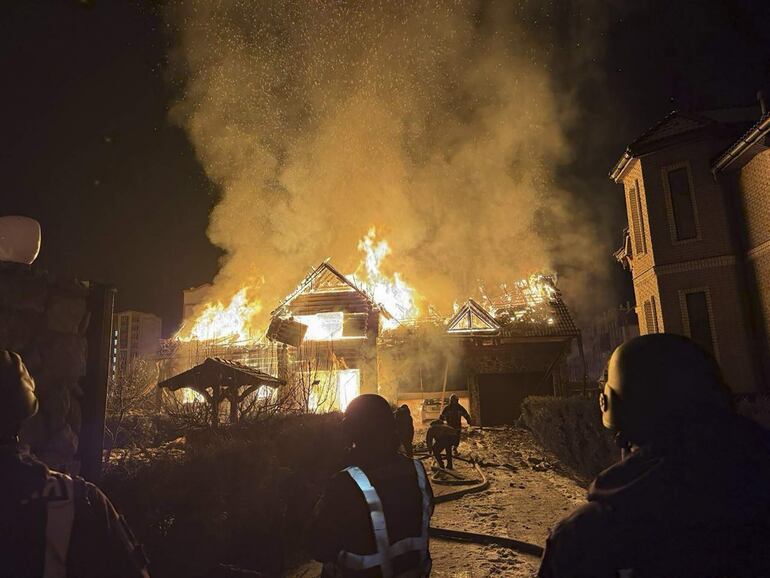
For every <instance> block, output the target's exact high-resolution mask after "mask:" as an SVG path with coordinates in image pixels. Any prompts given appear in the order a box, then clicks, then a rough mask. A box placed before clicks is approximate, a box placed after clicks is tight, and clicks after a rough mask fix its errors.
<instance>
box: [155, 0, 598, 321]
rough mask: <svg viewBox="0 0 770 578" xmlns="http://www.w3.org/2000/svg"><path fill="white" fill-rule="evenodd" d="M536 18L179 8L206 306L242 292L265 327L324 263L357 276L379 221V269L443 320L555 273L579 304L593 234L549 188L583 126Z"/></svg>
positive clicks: (466, 4)
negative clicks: (498, 291)
mask: <svg viewBox="0 0 770 578" xmlns="http://www.w3.org/2000/svg"><path fill="white" fill-rule="evenodd" d="M548 6H549V5H547V4H544V3H541V2H538V1H533V2H532V3H527V2H522V3H514V2H510V1H500V2H478V1H472V0H467V1H456V2H443V1H433V2H431V1H416V0H403V1H382V2H360V1H356V2H353V1H350V2H343V1H336V2H333V1H323V0H322V1H316V2H309V1H305V2H301V1H287V2H280V3H279V2H239V1H232V2H226V1H223V2H212V1H211V0H198V1H195V0H193V1H185V2H180V3H178V4H174V5H172V7H171V8H170V11H169V21H170V23H171V24H172V26H173V27H174V29H175V30H176V32H177V34H178V42H177V47H176V49H175V52H174V54H173V61H174V64H175V73H176V75H177V76H178V78H180V79H181V80H182V81H183V87H184V88H183V91H182V92H181V94H180V97H179V99H178V101H177V102H176V104H175V106H174V107H173V110H172V116H173V118H174V119H175V121H176V122H178V123H179V124H180V125H181V126H183V127H184V128H185V129H186V131H187V133H188V135H189V138H190V140H191V141H192V143H193V145H194V147H195V150H196V152H197V155H198V157H199V159H200V161H201V163H202V164H203V166H204V168H205V170H206V171H207V173H208V175H209V177H210V178H211V179H212V180H213V181H214V182H215V183H216V184H217V185H218V186H219V188H220V190H221V199H220V201H219V203H218V205H217V206H216V208H215V210H214V211H213V213H212V214H211V220H210V226H209V230H208V235H209V237H210V239H211V241H212V242H213V243H214V244H216V245H217V246H219V247H221V248H223V249H224V251H225V253H226V256H225V258H224V259H223V262H222V267H221V270H220V273H219V275H218V277H217V279H216V280H215V284H214V287H215V294H214V296H216V297H219V298H222V299H228V298H229V297H230V296H231V295H232V294H233V293H235V291H236V290H237V289H239V288H241V287H242V286H243V285H245V284H250V285H253V286H256V287H259V289H258V291H257V294H258V295H259V297H260V299H261V300H262V301H263V303H264V304H265V307H264V308H263V313H264V312H268V311H270V309H272V307H273V306H274V305H275V304H276V303H277V302H278V301H279V300H280V298H281V297H282V296H284V295H285V294H286V293H287V292H288V291H290V290H291V289H292V288H293V287H294V286H295V285H296V283H297V282H298V281H299V280H300V278H301V277H302V276H304V275H305V274H306V273H307V272H308V270H309V268H310V267H312V266H315V265H317V264H318V263H319V262H320V261H321V260H323V259H325V258H326V257H331V258H332V260H333V263H335V264H336V265H337V267H338V268H339V269H341V270H342V271H345V272H349V271H353V270H354V269H355V268H356V265H357V263H358V261H359V258H360V255H359V254H358V253H357V250H356V245H357V242H358V240H359V239H360V238H361V237H363V236H364V235H365V234H366V232H367V230H368V229H369V227H370V226H372V225H374V226H376V227H377V230H378V234H379V235H380V236H381V237H385V238H387V239H388V241H389V242H390V244H391V246H392V248H393V256H392V257H390V258H389V260H388V261H387V262H386V264H385V265H386V268H387V267H392V268H393V269H394V270H399V271H401V272H402V273H403V276H404V278H405V280H406V281H407V282H408V283H410V284H412V285H413V286H415V287H416V288H417V290H418V291H419V292H420V294H421V295H422V296H423V297H424V298H425V299H426V300H427V301H428V302H431V303H433V304H435V305H436V306H438V307H439V308H441V309H443V310H445V311H448V310H449V307H450V306H451V304H452V302H453V301H455V300H463V299H464V298H465V297H466V296H468V295H470V294H472V293H475V289H476V287H477V285H478V282H479V280H483V281H484V282H485V283H486V285H487V286H490V285H494V284H496V283H501V282H511V281H512V280H516V279H519V278H522V277H525V276H527V275H529V274H530V273H533V272H536V271H541V270H551V269H554V268H555V267H556V266H557V265H559V264H560V263H570V264H571V268H570V271H569V275H568V278H567V279H564V281H566V283H567V286H568V287H570V288H571V290H572V291H574V294H575V295H578V291H581V290H583V289H585V288H586V287H585V286H586V284H587V283H588V282H589V280H590V282H591V283H594V282H595V280H596V279H597V278H599V279H600V278H601V277H602V275H603V268H604V265H603V263H606V262H607V259H606V255H607V253H608V250H609V247H608V246H607V242H606V239H602V238H600V237H599V235H598V234H597V231H596V229H595V228H594V225H593V224H592V218H591V215H592V214H593V213H592V212H591V210H590V209H589V208H588V207H587V206H586V205H583V204H581V203H580V202H578V199H577V197H576V196H575V195H573V194H572V193H570V191H567V190H564V189H563V188H561V187H559V186H558V185H557V183H556V180H555V176H554V175H555V174H556V172H557V171H558V169H559V167H563V166H565V165H566V164H567V163H569V162H571V160H572V159H573V158H574V157H573V153H574V151H573V150H571V147H570V146H568V144H567V139H566V137H565V135H566V131H567V130H568V128H569V127H570V126H573V124H574V122H575V119H576V118H578V117H579V111H578V110H576V106H575V105H574V102H575V101H574V99H572V98H570V95H569V94H565V93H564V92H563V91H562V90H557V89H556V88H555V84H556V83H555V79H554V77H553V72H552V70H553V68H552V66H551V63H552V59H553V57H554V56H553V45H554V41H555V40H556V39H555V38H554V37H555V35H556V34H557V31H556V30H555V29H553V28H552V27H550V26H547V25H543V24H542V21H543V20H547V16H548V14H547V13H548V10H549V8H548ZM580 65H581V66H585V63H584V62H581V63H580ZM600 263H601V264H602V265H600ZM558 272H559V271H557V273H558ZM588 293H591V291H585V294H588ZM581 294H582V293H581Z"/></svg>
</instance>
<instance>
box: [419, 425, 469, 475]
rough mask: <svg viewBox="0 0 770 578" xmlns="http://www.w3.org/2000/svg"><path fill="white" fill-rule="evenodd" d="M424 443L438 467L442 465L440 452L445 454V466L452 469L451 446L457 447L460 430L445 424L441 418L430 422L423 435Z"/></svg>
mask: <svg viewBox="0 0 770 578" xmlns="http://www.w3.org/2000/svg"><path fill="white" fill-rule="evenodd" d="M425 443H426V444H427V446H428V451H429V452H431V453H432V454H433V457H434V458H436V461H437V462H438V465H439V467H440V468H443V467H444V460H443V459H442V457H441V453H442V452H445V454H446V467H447V468H449V469H450V470H451V469H452V447H457V444H458V443H460V432H459V431H457V430H456V429H455V428H453V427H452V426H450V425H447V424H445V423H444V422H443V420H441V419H437V420H434V421H432V422H430V427H429V428H428V433H427V434H426V435H425Z"/></svg>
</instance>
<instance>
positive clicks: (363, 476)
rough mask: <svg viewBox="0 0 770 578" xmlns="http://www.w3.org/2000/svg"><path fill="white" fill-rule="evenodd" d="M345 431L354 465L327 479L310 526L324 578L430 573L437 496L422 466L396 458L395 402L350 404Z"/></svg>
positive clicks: (364, 399)
mask: <svg viewBox="0 0 770 578" xmlns="http://www.w3.org/2000/svg"><path fill="white" fill-rule="evenodd" d="M343 428H344V431H345V435H346V437H347V439H348V440H349V441H350V443H351V444H352V448H351V451H350V460H349V462H350V464H351V465H350V467H348V468H346V469H344V470H342V471H341V472H339V473H337V474H336V475H335V476H334V477H333V478H332V479H331V481H330V482H329V484H328V486H327V488H326V491H325V492H324V494H323V496H322V497H321V499H320V500H319V501H318V503H317V504H316V507H315V511H314V514H313V520H312V523H311V527H310V542H311V544H310V545H311V550H312V552H313V557H314V558H315V559H316V560H318V561H320V562H323V564H324V570H323V573H322V574H321V576H323V577H332V576H345V577H348V576H350V577H354V576H355V577H358V576H360V577H369V576H372V577H374V576H385V577H397V576H413V577H424V576H429V575H430V570H431V559H430V552H429V549H428V526H429V524H430V517H431V515H432V513H433V506H432V501H433V493H432V491H431V487H430V483H429V482H428V479H427V476H426V474H425V469H424V468H423V465H422V463H420V461H419V460H413V459H410V458H407V457H406V456H404V455H403V454H400V453H398V447H399V439H398V435H397V432H396V422H395V420H394V418H393V413H392V411H391V409H390V405H388V402H387V401H385V399H384V398H382V397H380V396H379V395H374V394H364V395H360V396H358V397H357V398H355V399H354V400H353V401H351V402H350V405H348V408H347V410H346V411H345V418H344V422H343Z"/></svg>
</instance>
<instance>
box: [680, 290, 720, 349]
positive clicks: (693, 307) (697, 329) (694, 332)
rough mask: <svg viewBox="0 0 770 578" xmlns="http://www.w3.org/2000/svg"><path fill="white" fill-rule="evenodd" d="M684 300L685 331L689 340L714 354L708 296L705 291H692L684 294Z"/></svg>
mask: <svg viewBox="0 0 770 578" xmlns="http://www.w3.org/2000/svg"><path fill="white" fill-rule="evenodd" d="M684 300H685V306H686V308H687V312H686V313H687V315H686V319H687V331H688V333H689V336H690V339H692V340H693V341H694V342H695V343H697V344H698V345H700V346H701V347H703V348H704V349H706V350H707V351H710V352H711V353H714V334H713V332H712V328H711V314H710V312H709V298H708V294H707V293H706V291H693V292H691V293H685V295H684Z"/></svg>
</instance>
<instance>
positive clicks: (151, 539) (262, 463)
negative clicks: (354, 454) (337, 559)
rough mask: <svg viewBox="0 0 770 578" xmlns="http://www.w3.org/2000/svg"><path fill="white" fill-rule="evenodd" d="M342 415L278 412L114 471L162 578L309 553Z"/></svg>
mask: <svg viewBox="0 0 770 578" xmlns="http://www.w3.org/2000/svg"><path fill="white" fill-rule="evenodd" d="M340 423H341V416H340V414H327V415H301V416H285V417H278V418H273V419H271V420H268V421H265V422H262V423H257V424H253V425H250V426H247V427H244V428H241V429H237V430H223V431H221V432H218V433H216V434H213V433H211V432H207V433H201V434H200V435H197V436H194V439H192V440H191V439H188V450H187V452H186V454H185V455H184V457H181V458H180V457H179V456H176V457H173V456H167V457H159V458H157V459H155V460H153V461H151V462H150V463H146V464H144V465H139V466H138V467H137V468H136V469H135V470H133V471H131V470H119V471H116V472H113V473H111V474H110V473H108V474H107V475H106V477H105V480H104V484H103V485H104V488H105V490H106V492H107V493H108V494H109V495H110V497H111V498H112V499H113V500H114V501H115V503H116V505H117V506H118V508H119V509H120V510H121V511H122V512H123V513H124V515H125V516H126V518H127V520H128V521H129V524H130V525H131V527H132V529H133V530H134V533H135V534H136V535H137V537H138V539H139V540H140V541H141V542H142V543H143V544H144V545H145V549H146V551H147V553H148V556H149V557H150V559H151V562H152V566H151V568H152V571H153V576H155V577H160V578H170V577H174V578H176V577H180V578H181V577H185V578H196V577H206V578H214V577H216V578H219V577H224V576H230V575H235V574H233V573H231V572H230V571H229V570H226V567H227V566H230V567H234V568H243V569H249V570H258V571H260V572H262V573H263V574H264V575H265V576H280V575H281V574H282V573H283V572H284V571H285V570H286V569H287V567H288V566H290V565H291V564H293V563H294V562H295V561H296V560H298V559H300V558H301V557H302V551H301V550H302V543H303V536H302V530H303V528H304V527H305V525H306V523H307V521H308V518H309V515H310V512H311V510H312V507H313V505H314V503H315V501H316V499H317V497H318V496H319V494H320V492H321V490H322V489H323V486H324V484H325V482H326V481H327V480H328V478H329V477H330V476H331V475H332V474H333V473H334V472H335V471H336V470H337V469H338V468H339V466H340V464H341V462H342V460H343V458H344V454H343V452H344V449H343V448H344V444H343V439H342V435H341V428H340Z"/></svg>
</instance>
